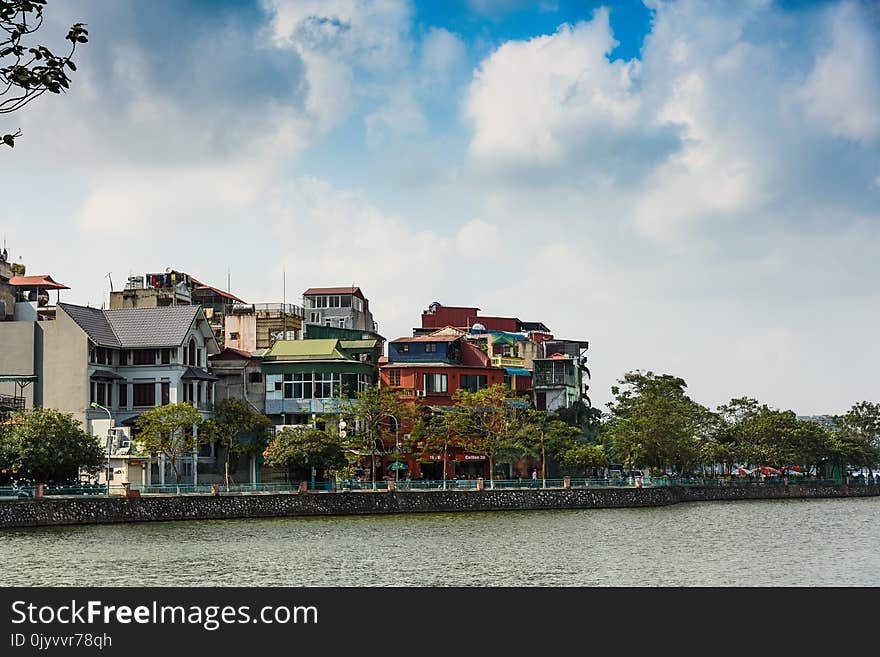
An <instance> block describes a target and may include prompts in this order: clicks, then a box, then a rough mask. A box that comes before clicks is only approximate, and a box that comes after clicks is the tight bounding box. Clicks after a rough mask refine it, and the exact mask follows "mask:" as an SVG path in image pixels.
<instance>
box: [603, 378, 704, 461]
mask: <svg viewBox="0 0 880 657" xmlns="http://www.w3.org/2000/svg"><path fill="white" fill-rule="evenodd" d="M618 383H620V384H621V385H620V386H612V388H611V393H612V394H613V395H614V401H612V402H610V403H609V404H608V408H609V410H610V417H609V420H608V422H607V423H606V424H605V425H604V426H603V428H602V434H601V435H602V438H603V443H605V444H608V445H609V447H610V448H611V451H612V453H613V454H614V456H615V458H619V459H621V461H622V462H623V463H624V464H625V465H626V466H627V468H632V467H633V466H634V465H637V464H644V465H648V466H651V467H658V468H662V469H664V470H666V469H669V468H671V467H672V466H673V465H674V466H675V467H676V468H677V469H678V472H679V473H682V474H683V473H685V472H687V471H689V469H690V468H691V466H692V465H693V464H694V463H695V462H696V461H698V459H699V446H700V440H701V438H702V437H703V436H705V435H706V428H707V426H708V424H709V421H710V415H709V411H708V409H706V408H704V407H702V406H700V405H699V404H697V403H696V402H695V401H693V400H692V399H691V398H690V397H688V396H687V394H686V393H685V390H686V388H687V384H686V383H685V381H684V379H681V378H679V377H676V376H672V375H670V374H661V375H655V374H654V373H653V372H640V371H635V372H628V373H627V374H625V375H624V377H623V379H620V380H619V382H618Z"/></svg>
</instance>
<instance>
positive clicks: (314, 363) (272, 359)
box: [262, 338, 380, 425]
mask: <svg viewBox="0 0 880 657" xmlns="http://www.w3.org/2000/svg"><path fill="white" fill-rule="evenodd" d="M379 349H380V346H379V341H378V340H375V339H359V340H340V339H337V338H324V339H317V340H279V341H278V342H276V343H275V344H274V345H273V346H272V348H271V349H269V351H268V352H266V354H265V355H264V356H263V363H262V371H263V379H264V380H265V382H266V408H265V412H266V415H268V416H269V418H270V419H271V420H272V421H273V422H274V423H275V424H276V425H282V424H309V423H310V422H311V421H312V414H315V415H320V414H323V413H338V412H340V410H341V408H342V407H344V406H345V405H346V402H345V400H346V399H352V398H354V396H355V394H356V393H357V392H358V391H360V390H363V389H364V388H366V387H368V386H371V385H373V384H374V383H375V382H376V380H377V376H378V369H377V368H378V361H379V355H380V353H379Z"/></svg>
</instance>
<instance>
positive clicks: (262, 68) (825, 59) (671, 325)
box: [0, 0, 880, 415]
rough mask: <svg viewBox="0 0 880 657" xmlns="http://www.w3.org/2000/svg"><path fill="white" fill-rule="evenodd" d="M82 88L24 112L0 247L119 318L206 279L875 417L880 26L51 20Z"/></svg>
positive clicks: (340, 13)
mask: <svg viewBox="0 0 880 657" xmlns="http://www.w3.org/2000/svg"><path fill="white" fill-rule="evenodd" d="M46 17H47V19H46V22H45V23H44V25H43V27H42V28H41V30H40V32H39V36H40V41H41V42H44V43H45V44H46V45H49V46H53V45H54V46H58V47H59V48H60V47H61V45H62V42H63V35H64V34H65V32H66V28H67V26H69V25H70V24H71V23H73V22H77V21H81V22H84V23H87V24H88V28H89V31H90V42H89V43H88V44H85V45H84V46H82V47H81V49H80V51H79V52H78V53H77V56H76V59H75V61H76V63H77V71H76V72H75V73H73V74H72V88H71V90H70V92H68V93H67V94H65V95H64V96H63V97H54V96H53V97H46V96H44V97H42V98H40V99H38V100H37V101H35V102H34V103H32V104H31V105H29V106H28V107H27V108H26V109H24V110H22V111H20V112H18V113H15V114H11V115H4V116H2V117H0V132H11V131H14V130H15V129H18V128H20V129H21V130H22V133H23V135H22V137H21V138H19V140H18V141H17V143H16V147H15V149H14V150H9V149H4V150H3V151H0V180H2V183H0V184H2V191H3V205H2V211H0V238H4V239H5V240H6V243H7V248H8V249H9V251H10V253H11V255H12V256H13V258H14V260H16V261H19V259H21V261H22V262H24V263H25V264H26V265H27V267H28V273H30V274H42V273H49V274H51V275H52V276H53V277H54V278H55V279H56V280H59V281H62V282H64V283H65V284H67V285H69V286H70V287H71V288H72V289H71V290H69V291H66V292H64V293H63V296H62V300H65V301H68V302H71V303H82V304H90V305H92V306H98V307H100V305H101V304H102V303H107V300H108V293H109V290H110V287H109V279H108V278H107V274H108V273H110V274H111V278H112V281H113V284H114V286H116V289H119V288H120V286H121V285H123V284H124V282H125V279H126V278H127V277H128V276H129V275H136V274H143V273H145V272H155V271H163V270H164V269H165V268H166V267H172V268H175V269H178V270H182V271H187V272H189V273H191V274H192V275H194V276H196V277H198V278H199V279H200V280H203V281H205V282H208V283H211V284H213V285H216V286H220V287H224V288H225V287H226V282H227V274H228V276H229V280H230V281H231V290H232V292H233V293H234V294H236V295H238V296H240V297H242V298H243V299H245V300H247V301H248V302H251V303H261V302H277V301H281V299H282V290H283V288H284V287H285V281H286V290H287V300H288V302H291V301H294V302H299V301H300V295H301V292H302V291H303V290H305V289H306V288H308V287H312V286H348V285H357V286H360V287H361V288H362V289H363V291H364V293H365V294H366V296H367V297H368V298H369V299H370V302H371V308H372V310H373V313H374V316H375V319H376V320H377V321H378V323H379V330H380V332H381V333H382V334H383V335H385V336H386V337H388V338H391V339H393V338H396V337H402V336H407V335H411V332H412V327H414V326H418V325H419V323H420V314H421V312H422V311H423V310H424V309H425V308H426V307H427V306H428V305H429V304H430V303H431V302H433V301H439V302H441V303H443V304H446V305H464V306H477V307H479V308H481V309H482V311H483V313H484V314H487V315H502V316H516V317H519V318H520V319H522V320H526V321H542V322H544V323H545V324H547V325H548V326H549V327H550V328H551V329H552V331H553V333H554V335H556V336H557V337H560V338H569V339H579V340H588V341H589V342H590V349H589V357H590V368H591V371H592V375H593V377H592V382H591V397H592V400H593V403H594V405H596V406H599V407H603V406H604V404H605V403H606V402H607V401H608V400H609V399H610V397H611V395H610V387H611V385H613V384H614V382H615V381H616V380H617V379H619V378H621V377H622V376H623V374H624V373H625V372H627V371H630V370H634V369H642V370H651V371H654V372H657V373H670V374H674V375H677V376H680V377H682V378H684V379H685V380H686V381H687V383H688V385H689V392H690V394H691V396H692V397H693V398H694V399H696V400H697V401H699V402H701V403H703V404H706V405H708V406H710V407H714V406H716V405H718V404H721V403H724V402H725V401H727V400H728V399H730V398H733V397H739V396H744V395H747V396H751V397H755V398H757V399H759V400H761V401H762V402H765V403H767V404H769V405H771V406H775V407H779V408H786V409H788V408H790V409H793V410H795V411H796V412H797V413H798V414H803V415H811V414H821V413H840V412H843V411H845V410H846V409H847V408H848V407H849V406H851V405H852V404H853V403H855V402H857V401H860V400H862V399H869V400H875V401H876V400H877V399H878V397H880V392H878V384H877V377H876V371H877V370H878V365H880V340H878V337H880V334H878V326H880V304H878V288H877V281H878V274H880V258H878V257H877V254H878V253H880V5H878V4H877V3H875V2H856V1H844V2H830V1H829V2H794V1H785V2H782V1H779V0H777V1H775V2H772V1H769V0H743V1H741V2H736V3H731V2H726V1H718V2H692V1H688V0H682V1H678V2H673V1H667V0H645V2H644V4H643V3H641V2H634V1H631V2H614V3H608V4H606V5H602V4H601V3H597V2H587V1H581V2H574V1H571V2H568V1H564V0H558V1H553V0H543V1H539V2H525V1H520V0H454V1H452V0H451V1H449V2H413V1H408V0H324V1H321V2H319V1H316V0H253V1H252V2H244V1H242V2H235V1H232V0H222V1H221V0H216V1H215V0H190V1H186V0H154V1H153V2H149V3H144V2H134V1H129V2H114V3H108V2H106V1H104V0H65V1H64V2H57V1H55V2H50V3H49V5H48V8H47V10H46Z"/></svg>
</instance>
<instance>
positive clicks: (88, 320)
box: [58, 303, 122, 349]
mask: <svg viewBox="0 0 880 657" xmlns="http://www.w3.org/2000/svg"><path fill="white" fill-rule="evenodd" d="M58 307H59V308H61V310H63V311H64V312H65V313H67V314H68V315H69V316H70V318H71V319H72V320H73V321H74V322H76V323H77V325H79V327H80V328H81V329H82V330H83V331H85V332H86V334H87V335H88V336H89V337H90V338H91V339H92V342H94V343H95V344H96V345H98V346H100V347H116V348H117V349H118V348H119V347H121V346H122V344H121V343H120V342H119V338H117V337H116V334H115V333H114V332H113V328H112V327H111V326H110V322H108V321H107V317H106V316H105V315H104V311H103V310H101V309H100V308H86V307H85V306H74V305H72V304H69V303H59V304H58Z"/></svg>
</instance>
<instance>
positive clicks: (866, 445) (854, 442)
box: [835, 401, 880, 476]
mask: <svg viewBox="0 0 880 657" xmlns="http://www.w3.org/2000/svg"><path fill="white" fill-rule="evenodd" d="M835 425H836V431H835V447H836V450H835V451H837V452H838V453H839V454H841V455H844V454H846V455H847V456H846V458H847V459H849V463H850V464H851V465H856V466H859V467H863V468H865V467H866V468H868V474H870V475H871V476H873V474H874V470H873V468H874V466H875V465H876V464H877V463H878V462H880V404H875V403H872V402H868V401H862V402H859V403H858V404H855V405H853V407H852V408H851V409H849V411H847V412H846V414H845V415H842V416H840V417H838V418H835Z"/></svg>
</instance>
